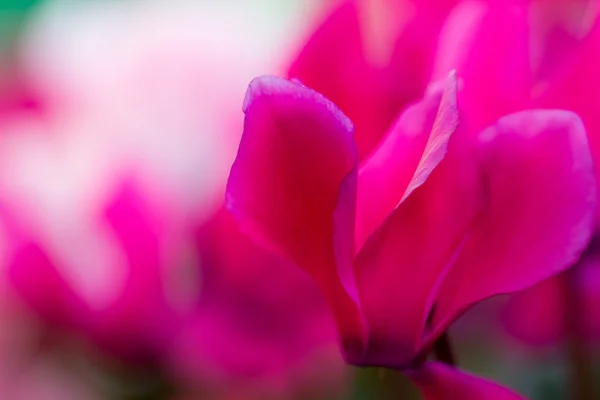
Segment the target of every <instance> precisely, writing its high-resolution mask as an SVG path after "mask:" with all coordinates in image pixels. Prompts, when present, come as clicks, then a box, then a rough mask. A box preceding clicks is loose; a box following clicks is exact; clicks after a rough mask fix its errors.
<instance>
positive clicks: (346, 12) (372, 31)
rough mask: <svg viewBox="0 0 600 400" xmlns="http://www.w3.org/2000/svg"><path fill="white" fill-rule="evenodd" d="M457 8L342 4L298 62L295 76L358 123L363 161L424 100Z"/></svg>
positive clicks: (356, 0)
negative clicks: (445, 27) (443, 33)
mask: <svg viewBox="0 0 600 400" xmlns="http://www.w3.org/2000/svg"><path fill="white" fill-rule="evenodd" d="M453 3H454V1H445V2H436V1H433V2H431V1H428V2H427V1H418V2H413V1H410V0H393V1H378V2H375V1H362V0H345V1H342V2H341V4H339V5H338V6H337V7H336V8H334V10H333V12H332V13H331V14H330V15H329V16H328V17H327V19H325V21H324V22H323V23H322V24H321V25H320V26H319V28H318V29H317V30H316V31H315V32H314V34H313V35H312V37H311V38H310V40H309V41H308V42H307V44H306V46H305V47H304V48H303V49H302V51H301V52H300V54H299V55H298V57H297V59H296V60H295V61H294V62H293V63H292V66H291V68H290V70H289V76H290V77H291V78H298V79H300V81H302V82H303V83H305V84H306V85H307V86H309V87H311V88H313V89H315V90H317V91H318V92H320V93H323V94H324V95H325V96H326V97H327V98H329V99H331V100H332V101H333V102H334V103H335V104H337V106H338V107H339V108H340V109H341V110H342V111H343V112H344V113H345V114H346V115H348V117H350V119H351V120H352V121H353V123H354V126H355V140H356V144H357V147H358V153H359V158H360V159H363V158H365V157H366V156H367V155H369V154H370V153H371V151H372V150H373V149H374V148H375V147H376V146H377V144H378V143H379V140H380V139H381V138H382V136H383V135H384V134H385V133H386V132H387V131H388V129H389V127H390V125H391V124H392V123H393V121H394V120H395V119H396V116H397V115H398V113H399V112H400V111H401V110H402V109H403V108H404V107H406V106H407V105H408V104H410V103H411V102H413V101H416V100H418V99H419V98H420V97H421V96H422V94H423V92H424V90H425V88H426V87H427V83H428V82H429V80H430V77H431V71H432V67H433V59H434V57H435V49H436V46H437V39H438V33H439V30H440V27H441V25H442V19H443V17H444V16H445V15H446V13H447V12H448V10H449V9H450V8H451V6H452V4H453ZM406 77H410V79H406Z"/></svg>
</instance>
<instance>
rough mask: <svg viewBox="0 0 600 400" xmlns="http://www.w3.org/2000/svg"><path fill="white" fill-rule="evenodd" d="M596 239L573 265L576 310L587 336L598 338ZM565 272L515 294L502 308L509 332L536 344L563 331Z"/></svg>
mask: <svg viewBox="0 0 600 400" xmlns="http://www.w3.org/2000/svg"><path fill="white" fill-rule="evenodd" d="M597 240H598V238H595V240H594V241H592V243H591V244H590V246H588V248H587V250H586V252H585V253H584V254H583V256H581V258H580V259H579V261H578V262H577V264H576V265H575V266H574V267H573V268H574V270H573V271H569V272H566V273H567V274H568V273H572V274H573V273H574V274H575V277H576V278H575V279H576V282H577V284H578V285H577V287H578V289H579V290H578V295H579V296H580V298H579V300H578V302H579V303H580V309H579V311H578V312H579V313H580V315H581V318H582V319H583V330H584V332H585V335H586V336H587V337H588V338H589V339H597V338H599V337H600V311H599V310H600V258H599V256H600V252H599V249H598V241H597ZM564 275H565V274H561V275H557V276H554V277H552V278H550V279H547V280H545V281H544V282H542V283H539V284H537V285H535V286H534V287H532V288H529V289H527V290H523V291H520V292H518V293H515V295H513V296H512V297H511V298H510V300H509V301H508V303H507V305H506V308H505V309H504V310H503V313H502V319H503V322H504V325H505V327H506V329H507V331H508V333H509V334H511V335H512V336H514V337H515V338H517V339H519V340H521V341H523V342H525V343H527V344H530V345H537V346H545V345H552V344H555V343H557V341H559V340H562V339H564V337H565V333H566V328H567V327H566V323H567V322H566V319H565V316H566V315H567V314H565V313H567V312H568V310H567V309H565V303H566V301H565V296H566V295H567V292H566V288H565V286H566V283H565V281H564V279H565V276H564Z"/></svg>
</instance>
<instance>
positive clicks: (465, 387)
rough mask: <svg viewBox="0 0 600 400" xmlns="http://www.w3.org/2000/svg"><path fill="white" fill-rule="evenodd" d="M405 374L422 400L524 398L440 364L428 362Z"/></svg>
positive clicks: (511, 399) (501, 399)
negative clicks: (418, 390) (415, 386)
mask: <svg viewBox="0 0 600 400" xmlns="http://www.w3.org/2000/svg"><path fill="white" fill-rule="evenodd" d="M408 375H409V376H410V378H411V379H412V380H413V381H414V382H415V383H416V384H417V386H418V387H419V389H421V393H423V396H424V400H457V399H460V400H482V399H485V400H524V399H525V398H524V397H523V396H521V395H518V394H516V393H515V392H512V391H510V390H509V389H506V388H504V387H502V386H500V385H498V384H497V383H494V382H492V381H489V380H487V379H483V378H479V377H476V376H474V375H471V374H467V373H465V372H462V371H461V370H460V369H458V368H455V367H452V366H449V365H446V364H442V363H439V362H429V363H427V364H425V365H424V366H423V367H421V368H420V369H418V370H415V371H411V372H409V373H408Z"/></svg>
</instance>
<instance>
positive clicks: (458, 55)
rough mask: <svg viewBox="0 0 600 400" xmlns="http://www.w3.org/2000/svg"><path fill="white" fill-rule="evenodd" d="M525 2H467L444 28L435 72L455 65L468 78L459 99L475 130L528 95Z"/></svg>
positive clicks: (517, 105)
mask: <svg viewBox="0 0 600 400" xmlns="http://www.w3.org/2000/svg"><path fill="white" fill-rule="evenodd" d="M506 3H511V4H510V6H508V5H507V4H506ZM527 6H528V2H527V1H524V0H503V1H497V0H494V1H487V2H477V1H476V2H463V3H462V4H460V5H459V6H457V7H456V9H454V10H453V11H452V12H451V14H450V16H449V17H448V22H447V24H446V26H445V27H444V29H443V30H442V34H441V35H442V36H441V37H442V41H441V43H440V46H439V50H438V51H439V59H438V65H437V66H436V73H435V75H434V76H440V74H441V75H444V74H446V73H447V72H448V70H450V69H456V70H457V72H458V75H459V76H460V77H461V79H462V80H463V81H464V87H463V89H462V90H461V91H460V93H459V102H460V104H461V107H462V108H463V109H465V110H467V111H468V114H467V115H466V118H467V120H466V123H467V124H468V126H469V129H470V130H471V131H472V132H474V133H478V132H479V131H480V130H481V129H483V128H485V127H487V126H489V125H490V124H491V123H493V122H495V121H496V120H497V119H498V118H499V117H500V116H502V115H505V114H507V113H510V112H514V111H518V110H520V109H522V108H524V107H525V106H526V104H527V102H528V101H529V98H530V92H531V67H530V63H529V56H530V52H529V51H530V49H529V21H528V18H527V17H528V13H527ZM507 55H510V56H508V57H507Z"/></svg>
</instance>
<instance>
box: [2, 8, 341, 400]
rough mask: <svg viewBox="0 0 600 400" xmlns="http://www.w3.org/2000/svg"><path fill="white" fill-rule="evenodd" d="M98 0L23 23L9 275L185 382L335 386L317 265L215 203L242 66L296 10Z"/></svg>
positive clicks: (46, 308)
mask: <svg viewBox="0 0 600 400" xmlns="http://www.w3.org/2000/svg"><path fill="white" fill-rule="evenodd" d="M107 4H108V3H94V4H78V5H72V7H71V5H69V7H64V5H61V4H60V3H56V4H52V3H50V4H49V5H47V6H45V8H42V10H43V12H42V14H40V15H39V16H38V17H37V18H34V19H33V22H32V25H31V28H30V29H31V30H30V31H29V33H28V34H27V35H26V36H25V39H24V43H25V45H24V50H23V52H22V55H21V61H22V64H23V68H24V70H25V77H26V78H27V79H28V82H29V83H30V84H31V85H32V87H34V89H35V91H36V93H37V94H38V95H39V96H41V97H42V98H43V99H44V100H45V101H46V102H47V104H48V109H47V110H46V112H45V113H44V115H30V114H27V115H18V116H15V118H13V119H12V120H11V121H10V123H8V124H7V125H6V126H3V134H2V135H1V136H0V153H2V155H1V156H0V158H1V161H0V204H1V205H2V207H1V216H2V222H3V224H2V228H3V233H4V234H5V235H6V237H7V243H8V246H7V254H6V260H5V262H4V264H5V266H6V270H5V271H3V272H5V273H6V277H7V279H8V281H9V283H10V284H11V285H12V286H13V287H14V289H16V291H17V293H18V295H19V296H20V298H21V299H22V300H24V302H25V303H26V304H27V305H28V306H29V307H30V308H31V309H32V310H33V311H35V312H36V313H37V314H38V315H39V316H40V317H41V318H42V319H43V320H44V322H45V323H46V325H47V326H48V329H49V330H58V331H60V332H68V333H69V334H70V335H73V336H77V337H79V338H83V340H84V341H85V342H86V343H88V344H91V345H92V347H94V348H96V350H97V349H100V350H101V351H103V352H105V353H107V354H109V355H111V356H117V357H120V358H124V359H125V360H128V361H141V362H142V364H154V363H159V364H160V366H161V367H164V368H167V369H169V368H170V369H172V370H173V371H177V373H178V374H180V375H179V376H178V378H181V379H182V380H184V381H186V382H187V383H189V384H193V383H196V382H198V381H206V382H210V381H211V378H215V379H216V378H217V377H218V378H219V379H220V380H219V382H223V381H226V382H228V383H230V384H231V385H230V386H232V389H230V391H236V390H239V391H242V390H244V388H245V389H248V387H247V386H248V385H246V386H243V385H240V386H239V387H237V386H236V385H235V384H233V383H232V382H236V383H240V382H246V383H247V382H248V380H252V381H253V382H252V385H254V386H257V387H259V386H261V385H262V386H264V387H266V388H267V389H265V388H264V387H262V388H260V390H275V389H272V388H273V387H276V389H277V390H282V391H290V390H294V385H295V384H298V382H299V381H301V380H302V379H306V380H311V381H314V382H317V381H319V382H322V383H323V385H329V386H335V385H336V384H337V382H339V379H340V378H341V377H342V374H343V370H342V364H341V362H340V361H339V360H338V358H339V357H332V356H331V353H330V349H331V344H332V343H333V341H334V333H335V332H334V329H333V328H332V322H331V321H330V317H329V311H328V309H327V308H326V307H325V308H324V306H323V304H322V301H321V299H320V297H319V293H318V292H315V290H314V288H313V285H314V283H313V282H312V281H311V280H310V279H308V278H306V277H304V276H303V274H302V273H301V271H297V270H296V269H295V268H289V267H288V265H287V263H286V262H282V261H278V260H276V259H274V258H273V257H272V256H271V255H268V254H265V252H264V250H262V249H259V248H257V247H255V246H254V245H252V244H251V243H248V240H247V239H246V238H245V237H243V236H241V235H240V234H239V233H238V232H237V228H235V227H234V226H233V225H232V224H231V222H229V221H228V218H229V217H228V216H227V215H226V214H224V213H223V212H219V211H218V210H219V209H220V208H221V207H222V203H223V194H224V186H225V181H226V175H227V171H228V168H229V166H230V164H231V162H232V161H233V157H234V155H235V146H236V143H237V141H238V139H239V135H240V133H241V130H242V121H243V114H242V112H241V107H240V104H241V102H242V99H243V92H244V88H245V85H246V83H247V80H248V79H249V77H250V76H252V75H255V74H256V73H257V72H258V71H259V70H260V71H264V70H272V71H276V70H277V64H278V61H277V60H276V57H275V54H277V53H278V49H277V48H278V47H281V46H282V44H284V43H286V42H287V41H291V40H292V36H293V33H294V30H295V29H297V28H296V27H295V26H294V25H291V24H287V25H288V26H287V27H286V30H284V29H283V27H284V26H285V25H286V22H289V16H288V17H285V18H284V17H283V16H284V14H282V18H281V19H280V20H279V19H278V20H277V21H276V24H273V23H272V22H271V21H274V19H273V18H271V16H270V15H268V14H265V13H261V11H260V10H261V9H260V7H256V5H252V4H249V3H248V4H246V3H245V5H244V6H240V7H236V8H234V9H231V7H230V6H227V5H220V3H219V4H217V3H215V4H213V3H210V2H208V3H202V4H201V5H193V4H192V3H189V2H183V1H182V2H176V1H173V2H167V3H165V2H152V1H151V2H131V3H128V4H126V5H125V4H123V5H107ZM215 37H218V38H219V40H215ZM274 37H278V38H279V39H278V41H279V42H281V43H280V44H277V43H275V42H274V41H273V38H274ZM90 49H93V51H92V52H90ZM197 230H198V231H199V232H200V233H198V235H196V231H197ZM196 236H197V237H196ZM242 255H246V257H242ZM280 264H281V265H280ZM288 270H289V273H288ZM261 276H268V277H269V278H268V279H273V277H274V276H277V278H278V281H279V286H277V288H272V286H271V285H267V283H266V282H264V283H262V284H260V283H261V278H260V277H261ZM232 291H235V292H233V293H232ZM300 299H301V300H302V301H301V302H300V301H299V300H300ZM271 300H273V301H271ZM292 309H293V311H292ZM273 326H279V327H280V329H277V330H274V329H273ZM300 328H302V329H300ZM69 337H70V336H69ZM257 349H260V353H258V352H257ZM190 357H192V358H190ZM196 357H198V358H196ZM200 357H201V358H202V359H199V358H200ZM314 362H321V363H326V365H327V366H328V371H327V373H321V374H319V375H318V376H308V374H309V372H310V371H307V370H308V369H309V368H308V365H310V364H311V363H314ZM210 383H211V384H212V383H213V382H210ZM257 390H259V389H257Z"/></svg>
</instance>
